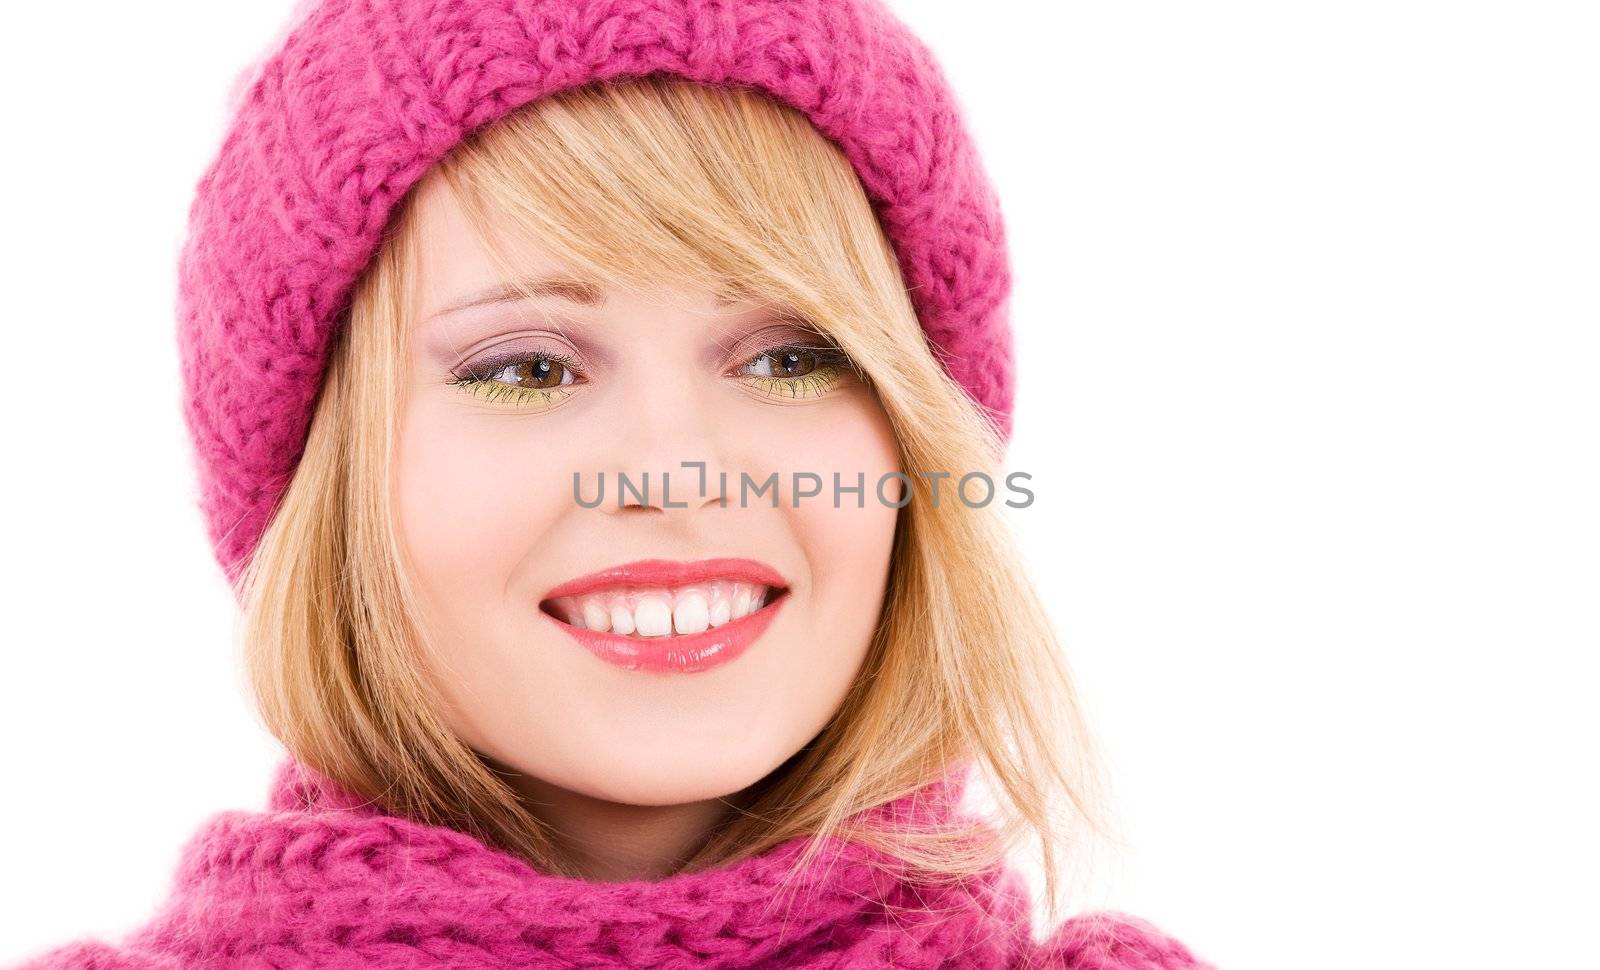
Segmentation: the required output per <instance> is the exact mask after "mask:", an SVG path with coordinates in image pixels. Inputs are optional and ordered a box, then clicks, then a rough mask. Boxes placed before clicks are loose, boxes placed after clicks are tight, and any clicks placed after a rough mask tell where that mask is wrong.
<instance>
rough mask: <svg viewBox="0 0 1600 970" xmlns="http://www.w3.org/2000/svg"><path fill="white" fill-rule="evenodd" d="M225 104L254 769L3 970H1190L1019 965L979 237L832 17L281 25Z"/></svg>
mask: <svg viewBox="0 0 1600 970" xmlns="http://www.w3.org/2000/svg"><path fill="white" fill-rule="evenodd" d="M247 80H248V83H247V84H246V85H245V86H244V87H243V89H242V95H241V99H240V101H239V103H238V105H237V115H236V117H235V119H234V122H233V124H232V127H231V129H230V131H229V134H228V136H227V139H226V141H225V142H224V144H223V147H222V150H221V153H220V155H219V156H218V158H217V159H216V161H215V162H214V164H213V166H212V167H211V168H210V170H209V171H208V172H207V174H206V176H205V178H204V179H203V181H202V182H201V184H200V186H199V192H198V197H197V199H196V201H195V204H194V207H193V210H192V213H191V218H192V223H191V228H192V231H191V235H190V238H189V242H188V245H187V246H186V248H185V252H184V258H183V262H182V267H181V284H180V285H181V311H180V315H181V323H180V330H179V338H180V346H181V350H182V363H183V374H184V378H185V381H186V386H187V398H186V402H187V403H186V418H187V420H188V423H189V428H190V430H191V431H192V433H193V436H194V441H195V449H196V450H195V454H196V458H197V466H198V469H199V472H200V476H201V483H202V489H203V490H202V495H203V506H204V512H205V514H206V516H207V521H208V523H209V528H210V534H211V537H212V539H213V541H214V543H215V546H216V551H217V557H218V561H219V563H220V564H221V566H222V567H223V569H224V570H225V571H226V573H227V575H228V577H229V579H230V581H231V582H232V583H233V586H234V589H235V590H236V592H237V594H238V596H239V599H240V603H241V607H242V610H243V621H244V622H243V624H242V627H241V629H242V633H243V638H244V647H245V650H246V656H247V658H248V662H249V674H250V678H251V683H252V685H253V687H254V692H255V697H256V700H257V702H258V704H259V708H260V710H261V712H262V715H263V718H264V720H265V722H266V724H267V726H268V727H269V728H270V729H271V730H272V731H273V733H274V734H275V735H276V736H277V737H278V738H279V739H281V740H282V742H283V744H284V746H285V748H286V752H287V757H286V758H285V760H284V761H283V763H282V765H281V766H280V768H279V771H278V774H277V777H276V778H275V779H274V782H273V786H272V789H271V792H270V796H269V801H268V805H267V806H266V808H265V810H264V811H259V812H224V813H221V814H219V815H217V816H215V817H214V818H213V819H212V820H211V821H209V822H208V823H207V824H206V826H204V827H203V828H202V830H201V831H200V832H199V833H197V834H196V835H195V837H194V839H193V840H192V842H191V843H190V845H189V846H188V847H187V848H186V850H185V852H184V854H183V856H182V859H181V861H180V864H179V868H178V872H177V875H176V877H175V880H174V884H173V892H172V897H171V899H170V900H169V901H168V903H167V904H166V905H165V906H163V907H162V908H161V910H160V911H159V912H158V913H157V914H156V915H155V917H154V918H153V919H152V921H151V922H150V923H149V924H148V925H147V926H145V927H143V928H141V929H140V930H138V931H137V932H135V933H133V934H130V935H129V937H128V938H127V939H125V940H124V941H122V942H121V944H120V945H117V946H113V945H111V944H108V943H105V942H102V941H96V940H86V941H83V942H80V943H77V944H73V945H70V946H66V947H63V948H60V949H58V950H56V951H53V952H52V953H49V954H46V955H43V956H41V957H39V958H38V959H37V960H36V961H34V962H32V963H31V964H28V965H29V966H33V967H200V966H205V967H221V966H241V967H246V966H247V967H302V966H303V967H372V966H376V967H390V966H395V967H399V966H424V965H426V966H452V967H498V966H552V967H555V966H563V967H564V966H617V967H626V966H637V967H645V966H649V967H667V966H670V967H692V966H709V967H864V966H886V967H889V966H893V967H1007V968H1009V967H1025V966H1043V967H1084V968H1088V967H1095V968H1134V967H1139V968H1180V967H1201V966H1204V964H1202V963H1200V962H1199V961H1198V960H1197V959H1196V958H1195V957H1194V956H1192V955H1191V954H1190V953H1189V951H1188V950H1186V949H1185V948H1184V947H1183V946H1182V945H1181V944H1179V943H1177V942H1176V941H1174V940H1172V939H1170V938H1168V937H1166V936H1165V935H1163V934H1162V933H1161V932H1159V931H1158V930H1157V929H1155V928H1154V927H1153V926H1151V925H1150V924H1148V923H1145V922H1143V921H1140V920H1138V919H1136V918H1133V917H1128V916H1122V915H1119V914H1111V913H1098V914H1086V915H1079V916H1076V917H1074V918H1072V919H1069V920H1066V921H1065V922H1063V923H1061V924H1060V925H1059V926H1055V925H1053V924H1054V917H1055V915H1056V914H1057V913H1058V912H1059V906H1060V903H1061V902H1062V895H1063V893H1062V886H1063V884H1064V883H1065V880H1064V879H1063V878H1062V876H1063V872H1064V871H1071V870H1073V869H1076V868H1077V864H1078V861H1079V860H1078V857H1077V856H1076V855H1071V856H1069V850H1075V849H1076V847H1077V845H1078V843H1079V842H1080V839H1079V836H1080V835H1081V834H1084V833H1091V834H1092V833H1093V832H1094V831H1097V830H1101V829H1103V828H1104V821H1105V820H1104V818H1103V809H1102V808H1101V805H1100V799H1099V797H1098V796H1097V794H1096V793H1097V786H1096V778H1097V771H1096V768H1095V763H1096V762H1095V759H1094V756H1093V753H1092V751H1091V749H1090V747H1089V741H1088V735H1087V733H1086V731H1085V730H1084V727H1083V725H1082V724H1081V722H1080V718H1079V713H1078V707H1077V705H1076V703H1075V701H1074V696H1073V691H1072V688H1071V683H1070V680H1069V677H1068V674H1067V672H1066V668H1065V666H1064V664H1063V662H1062V660H1061V658H1060V655H1059V652H1058V645H1057V643H1056V641H1055V639H1054V637H1053V636H1052V633H1051V630H1050V628H1049V626H1048V624H1047V622H1046V619H1045V615H1044V613H1043V611H1042V609H1041V607H1040V603H1039V601H1038V599H1037V597H1036V595H1035V593H1034V592H1033V590H1032V588H1031V587H1030V584H1029V582H1028V579H1027V577H1026V575H1025V574H1024V573H1023V571H1022V569H1021V568H1020V566H1019V562H1018V559H1017V557H1016V555H1015V553H1014V551H1013V548H1012V544H1011V541H1010V537H1009V534H1008V532H1007V530H1006V528H1005V526H1004V524H1003V522H1002V520H1001V518H1000V517H999V514H998V509H999V507H1000V503H1001V502H1002V501H1011V502H1013V504H1015V502H1016V501H1019V500H1025V499H1023V498H1022V496H1023V493H1022V492H1020V491H1017V490H1015V489H1014V488H1009V487H1008V486H1010V485H1013V484H1014V483H1012V482H1009V481H1006V480H1002V479H1001V478H1000V475H999V472H998V468H999V466H1000V463H1001V460H1002V457H1003V453H1004V446H1005V441H1006V438H1007V436H1008V433H1009V427H1010V406H1011V400H1012V392H1011V385H1012V362H1011V341H1010V335H1009V330H1008V323H1007V320H1006V298H1007V295H1008V292H1009V273H1008V265H1007V261H1006V252H1005V244H1004V233H1003V228H1002V225H1001V221H1000V215H999V207H998V204H997V200H996V198H995V196H994V193H993V192H992V190H991V189H990V187H989V184H988V182H987V180H986V178H985V177H984V174H983V170H982V166H981V164H980V162H979V160H978V157H977V154H976V152H975V150H974V148H973V146H972V144H971V142H970V140H969V139H968V137H967V135H966V134H965V132H964V130H963V128H962V126H961V124H960V120H959V118H958V115H957V113H956V110H955V100H954V98H953V96H952V94H951V92H950V91H949V90H948V88H947V87H946V85H945V82H944V80H943V78H942V76H941V74H940V72H939V69H938V68H937V66H936V65H935V63H934V61H933V60H932V58H931V56H930V55H929V54H928V52H927V51H926V49H925V48H924V47H923V46H922V45H921V44H920V43H919V42H918V41H917V40H916V39H915V38H914V37H913V36H911V35H910V34H909V33H908V32H907V31H906V29H905V28H904V26H903V25H901V24H900V23H899V22H898V21H897V20H896V19H895V18H894V17H892V16H891V14H890V13H889V12H888V11H887V10H886V9H885V8H884V7H882V6H881V5H880V4H879V2H878V0H650V2H642V0H391V2H372V0H327V2H324V3H321V4H320V5H314V6H311V7H309V8H307V9H306V10H305V11H304V12H303V14H302V17H301V19H300V20H299V22H298V23H297V24H296V25H294V27H293V29H292V30H291V31H289V32H288V34H287V35H286V37H285V39H284V41H283V44H282V47H281V49H280V50H279V51H278V52H277V53H275V54H274V55H273V56H272V57H271V58H270V59H268V60H267V61H265V62H264V64H263V65H262V66H261V67H260V68H259V70H258V71H257V72H256V73H255V75H254V76H253V77H252V78H249V79H247ZM986 495H987V496H988V498H987V500H985V499H984V497H985V496H986ZM976 772H981V773H982V774H983V775H984V776H985V777H986V778H987V779H988V781H989V782H990V787H991V788H992V790H993V792H994V793H995V795H997V796H998V797H997V799H996V800H997V801H998V803H999V805H1000V809H999V811H998V812H997V813H994V814H985V813H977V812H973V811H971V810H969V809H967V808H965V807H963V805H962V804H960V803H961V802H962V796H963V795H964V793H965V792H966V784H967V780H968V778H969V776H970V775H971V774H973V773H976ZM1023 842H1026V843H1027V844H1028V845H1030V846H1036V849H1037V852H1038V854H1039V859H1040V861H1041V863H1042V867H1043V871H1044V873H1045V876H1046V889H1045V896H1046V897H1047V899H1046V902H1047V910H1048V913H1049V914H1050V920H1051V923H1052V927H1051V928H1047V929H1046V930H1044V931H1043V932H1038V933H1035V932H1033V923H1032V914H1031V912H1030V910H1031V906H1032V903H1031V900H1030V897H1029V893H1028V891H1027V889H1026V884H1025V882H1024V880H1023V879H1022V878H1021V876H1020V875H1019V873H1018V872H1017V871H1016V870H1014V869H1012V868H1009V867H1008V866H1007V864H1006V854H1007V853H1008V852H1009V851H1011V850H1012V849H1014V848H1015V847H1017V846H1018V845H1020V844H1022V843H1023Z"/></svg>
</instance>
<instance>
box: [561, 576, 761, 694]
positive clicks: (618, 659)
mask: <svg viewBox="0 0 1600 970" xmlns="http://www.w3.org/2000/svg"><path fill="white" fill-rule="evenodd" d="M788 601H789V594H788V592H787V591H786V592H784V593H783V595H781V596H779V597H778V598H777V599H775V600H773V601H772V602H770V603H768V604H767V605H766V606H763V607H762V608H761V609H759V610H756V611H755V612H754V613H750V614H748V615H746V616H741V617H740V618H739V619H737V620H731V621H729V622H727V623H724V624H722V625H721V626H718V627H712V628H710V629H707V630H702V631H701V632H699V633H689V634H680V635H678V636H665V637H625V636H622V635H621V634H617V633H601V632H600V631H599V630H591V629H588V628H587V627H579V626H573V625H572V624H570V623H563V622H562V621H560V620H558V619H556V618H555V617H553V616H550V614H548V613H544V611H543V610H540V612H541V613H544V615H545V616H546V617H548V618H549V620H550V621H551V622H552V623H554V624H556V625H557V626H559V627H561V629H562V630H564V631H566V633H567V635H568V636H570V637H572V639H574V640H576V641H578V643H579V644H581V645H582V646H583V647H584V648H585V649H586V650H588V651H589V652H590V653H592V654H594V655H595V656H596V657H599V658H600V659H601V660H604V661H605V662H606V663H609V664H615V665H616V666H618V667H622V668H624V669H626V670H647V671H651V672H653V673H663V674H692V673H697V672H699V671H702V670H710V669H711V668H713V667H720V666H722V665H723V664H725V663H729V662H731V661H733V660H735V659H736V658H738V656H739V655H740V654H742V653H744V652H745V650H747V649H749V647H750V645H751V644H752V643H755V642H756V638H757V637H759V636H761V634H762V632H763V631H765V630H766V628H767V624H769V623H771V622H772V618H773V617H774V616H777V615H778V611H779V610H781V609H783V604H785V603H787V602H788Z"/></svg>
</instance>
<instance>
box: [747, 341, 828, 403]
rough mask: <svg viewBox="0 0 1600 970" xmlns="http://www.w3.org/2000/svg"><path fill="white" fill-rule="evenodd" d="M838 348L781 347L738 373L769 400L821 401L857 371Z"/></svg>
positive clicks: (770, 350)
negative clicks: (775, 398)
mask: <svg viewBox="0 0 1600 970" xmlns="http://www.w3.org/2000/svg"><path fill="white" fill-rule="evenodd" d="M854 369H855V365H854V363H853V362H852V361H851V360H850V358H849V356H848V355H846V354H845V352H844V351H842V350H840V349H839V348H838V347H801V346H789V345H786V346H782V347H773V348H771V349H769V350H765V351H762V352H761V353H759V354H757V355H756V356H754V357H752V358H750V359H749V360H748V361H746V362H745V363H744V366H743V367H741V368H740V369H739V374H740V376H741V377H743V378H744V379H745V380H746V381H747V382H748V383H750V384H751V385H752V386H754V387H755V388H757V389H758V390H761V391H764V392H765V393H766V394H767V395H768V396H770V397H790V398H800V397H820V396H821V395H823V394H824V393H826V392H827V391H828V390H829V389H830V388H832V387H833V385H834V384H836V383H838V382H839V380H840V378H842V377H844V376H845V375H846V374H848V373H850V372H852V371H854Z"/></svg>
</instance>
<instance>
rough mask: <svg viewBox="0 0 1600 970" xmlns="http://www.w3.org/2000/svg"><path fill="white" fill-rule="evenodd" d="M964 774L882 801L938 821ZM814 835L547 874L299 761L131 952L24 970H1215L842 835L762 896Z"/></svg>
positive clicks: (189, 852)
mask: <svg viewBox="0 0 1600 970" xmlns="http://www.w3.org/2000/svg"><path fill="white" fill-rule="evenodd" d="M964 777H965V776H964V774H960V773H957V774H952V775H951V776H950V777H949V778H947V779H945V780H943V781H940V782H936V783H934V784H932V785H930V786H928V787H927V788H925V789H923V790H922V791H921V792H917V793H913V794H912V795H908V796H906V797H905V798H903V799H901V800H899V801H897V802H894V803H891V804H889V805H887V806H881V807H880V808H878V809H875V810H873V814H874V815H876V816H878V817H885V818H893V819H896V820H898V821H902V822H905V821H909V822H917V821H920V820H937V819H940V818H945V817H947V816H948V813H949V812H950V811H952V810H953V807H954V806H955V805H956V803H957V802H958V801H959V799H960V793H961V783H962V779H964ZM804 846H805V840H804V839H793V840H790V841H789V842H787V843H784V844H783V845H781V846H778V847H776V848H775V849H772V850H769V851H768V852H765V853H762V854H761V855H758V856H754V857H751V858H748V859H745V860H741V861H739V862H736V863H733V864H731V865H728V866H724V867H721V868H718V869H712V870H706V871H702V872H695V873H682V874H678V875H675V876H671V877H668V878H666V879H663V880H658V881H654V882H648V881H636V882H629V883H598V882H587V881H584V880H579V879H570V878H566V877H559V876H549V875H543V874H540V873H538V872H537V871H535V870H533V869H532V868H530V867H529V866H527V865H526V864H524V863H523V862H522V861H521V860H519V859H516V858H514V857H512V856H509V855H507V854H505V853H502V852H499V851H497V850H494V849H491V848H489V847H488V846H486V845H484V844H483V843H481V842H479V841H477V840H475V839H473V838H470V837H468V836H466V835H464V834H463V833H460V832H457V831H454V830H451V829H447V828H440V827H435V826H428V825H420V824H417V823H414V822H410V821H407V820H405V819H402V818H397V817H394V816H390V815H386V814H384V813H383V812H381V811H379V810H377V809H375V808H373V807H372V806H370V805H365V804H363V803H361V802H360V801H359V800H358V799H356V798H355V797H354V796H352V795H350V794H349V793H347V792H344V791H342V790H341V789H339V787H338V786H337V785H334V784H333V783H332V782H330V781H328V780H327V779H326V778H323V777H321V776H319V775H317V774H316V773H315V772H312V771H309V770H307V769H306V768H304V767H303V766H301V765H299V764H298V763H296V762H294V761H292V760H285V761H284V762H283V764H282V765H281V766H280V767H279V769H278V773H277V776H276V778H275V779H274V783H273V788H272V792H271V795H270V797H269V802H268V809H267V810H266V811H264V812H243V811H230V812H222V813H219V814H217V815H215V816H213V818H212V819H211V820H209V821H208V822H207V823H206V824H205V825H203V826H202V827H201V829H200V831H199V832H198V833H197V834H196V835H195V836H194V837H193V838H192V839H191V840H190V842H189V843H188V845H187V846H186V847H185V848H184V850H183V853H182V857H181V861H180V863H179V866H178V872H177V874H176V876H175V878H174V880H173V888H172V892H171V896H170V898H169V900H168V901H167V903H166V904H165V905H164V906H163V907H162V908H161V910H160V911H159V912H158V913H157V915H156V917H155V918H154V919H153V920H152V921H151V922H150V923H149V924H148V925H146V926H144V927H142V928H141V929H139V930H138V931H136V932H135V933H133V934H131V935H130V936H129V937H128V938H127V939H126V940H125V941H124V943H123V944H122V945H121V946H113V945H111V944H109V943H106V942H103V941H98V940H86V941H82V942H79V943H75V944H72V945H69V946H65V947H60V948H57V949H55V950H52V951H50V952H48V953H46V954H43V955H41V956H39V957H35V958H34V959H33V960H31V961H29V962H27V963H25V964H22V965H21V966H20V967H18V968H17V970H91V968H107V970H109V968H128V970H135V968H137V970H156V968H162V970H190V968H200V967H206V968H224V967H226V968H235V967H237V968H246V967H248V968H267V967H279V968H311V967H321V968H331V970H345V968H351V970H353V968H357V967H376V968H390V967H394V968H400V967H462V968H489V967H538V968H544V967H612V968H621V967H663V968H666V967H672V968H689V967H704V968H735V967H739V968H755V967H761V968H781V967H796V968H813V970H821V968H852V967H902V968H908V970H920V968H928V970H933V968H941V970H968V968H970V970H978V968H985V970H988V968H996V970H1009V968H1018V967H1022V966H1024V965H1027V966H1035V967H1046V968H1055V970H1059V968H1074V970H1206V968H1207V965H1206V964H1203V963H1201V962H1199V961H1198V960H1196V959H1195V958H1194V957H1193V956H1192V955H1191V954H1190V953H1189V951H1188V950H1186V949H1185V948H1184V947H1183V946H1182V945H1181V944H1179V943H1177V942H1176V941H1174V940H1172V939H1170V938H1168V937H1166V936H1165V935H1163V934H1162V933H1160V932H1159V931H1158V930H1156V929H1155V928H1154V927H1153V926H1151V925H1150V924H1149V923H1146V922H1143V921H1140V920H1137V919H1134V918H1132V917H1128V916H1123V915H1120V914H1115V913H1095V914H1088V915H1084V916H1079V917H1075V918H1073V919H1071V920H1068V921H1067V922H1065V923H1064V924H1062V926H1061V927H1059V928H1058V929H1057V930H1056V931H1055V932H1054V933H1053V934H1052V935H1051V936H1050V937H1049V939H1048V940H1047V941H1046V942H1045V943H1043V944H1040V943H1036V942H1034V941H1033V940H1032V938H1031V934H1030V930H1029V916H1028V905H1027V899H1028V897H1027V890H1026V887H1025V883H1024V882H1023V881H1022V880H1021V878H1020V877H1019V876H1018V874H1017V873H1016V872H1015V870H1012V869H1009V868H1007V867H1004V866H1001V867H997V868H996V869H994V870H991V871H989V872H987V873H985V874H984V875H983V876H982V877H981V878H977V879H974V880H971V881H970V882H968V883H965V884H961V885H958V886H956V887H954V888H932V887H930V885H929V884H928V883H926V882H925V881H922V882H919V881H916V880H913V879H908V878H904V872H905V870H904V869H903V868H902V867H900V866H899V865H898V864H897V863H893V862H892V861H891V860H889V859H887V858H886V857H884V856H881V855H879V854H876V853H874V852H873V851H872V850H870V849H867V848H865V847H862V846H859V845H855V844H848V843H842V842H838V841H834V840H830V841H828V842H826V843H824V846H825V848H824V851H823V853H822V854H821V856H820V857H819V862H818V863H816V864H815V865H814V866H812V867H810V868H808V869H807V870H806V875H805V877H804V879H803V881H802V887H803V888H802V890H801V891H800V892H799V893H797V894H795V896H794V897H793V899H792V902H790V903H789V904H788V905H786V906H784V907H776V906H772V905H769V904H770V903H772V901H773V900H774V899H775V898H776V892H775V890H776V887H777V886H778V885H779V881H780V878H781V877H782V876H783V875H784V874H785V873H786V872H788V871H789V869H790V866H791V865H792V864H793V863H794V862H795V860H796V858H797V856H798V854H799V852H800V850H801V849H802V848H804Z"/></svg>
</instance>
